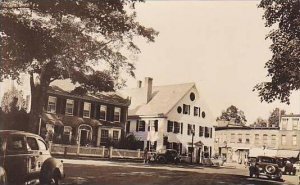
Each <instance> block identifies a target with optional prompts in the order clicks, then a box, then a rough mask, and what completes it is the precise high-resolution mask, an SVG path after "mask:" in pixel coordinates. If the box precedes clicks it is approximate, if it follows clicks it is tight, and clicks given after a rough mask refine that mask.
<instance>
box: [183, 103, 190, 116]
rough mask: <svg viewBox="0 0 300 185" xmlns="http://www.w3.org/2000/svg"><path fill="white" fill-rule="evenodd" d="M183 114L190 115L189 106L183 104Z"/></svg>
mask: <svg viewBox="0 0 300 185" xmlns="http://www.w3.org/2000/svg"><path fill="white" fill-rule="evenodd" d="M183 114H190V105H186V104H183Z"/></svg>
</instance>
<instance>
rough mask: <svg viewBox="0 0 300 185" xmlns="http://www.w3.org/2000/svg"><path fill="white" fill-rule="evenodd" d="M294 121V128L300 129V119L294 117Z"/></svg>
mask: <svg viewBox="0 0 300 185" xmlns="http://www.w3.org/2000/svg"><path fill="white" fill-rule="evenodd" d="M292 122H293V130H298V122H299V119H297V118H293V119H292Z"/></svg>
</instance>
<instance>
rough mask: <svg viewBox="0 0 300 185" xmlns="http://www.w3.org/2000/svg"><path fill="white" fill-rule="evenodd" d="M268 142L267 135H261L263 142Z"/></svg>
mask: <svg viewBox="0 0 300 185" xmlns="http://www.w3.org/2000/svg"><path fill="white" fill-rule="evenodd" d="M267 143H268V135H267V134H264V135H263V144H267Z"/></svg>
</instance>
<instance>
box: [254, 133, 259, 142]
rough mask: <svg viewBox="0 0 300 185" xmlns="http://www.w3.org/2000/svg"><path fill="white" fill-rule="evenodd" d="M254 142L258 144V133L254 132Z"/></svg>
mask: <svg viewBox="0 0 300 185" xmlns="http://www.w3.org/2000/svg"><path fill="white" fill-rule="evenodd" d="M254 143H255V144H259V134H255V136H254Z"/></svg>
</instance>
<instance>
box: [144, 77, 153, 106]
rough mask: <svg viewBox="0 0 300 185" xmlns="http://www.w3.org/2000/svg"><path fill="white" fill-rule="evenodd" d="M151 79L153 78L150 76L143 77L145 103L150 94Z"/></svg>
mask: <svg viewBox="0 0 300 185" xmlns="http://www.w3.org/2000/svg"><path fill="white" fill-rule="evenodd" d="M152 81H153V79H152V78H150V77H146V78H145V89H146V103H148V102H149V101H150V100H151V95H152Z"/></svg>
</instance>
